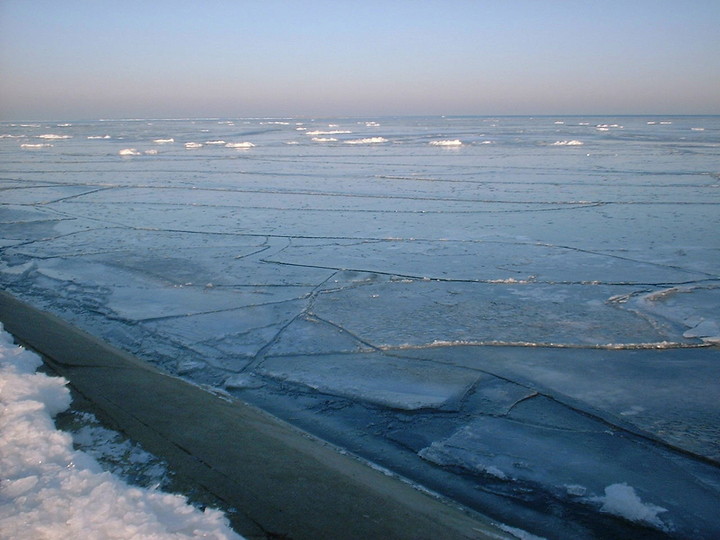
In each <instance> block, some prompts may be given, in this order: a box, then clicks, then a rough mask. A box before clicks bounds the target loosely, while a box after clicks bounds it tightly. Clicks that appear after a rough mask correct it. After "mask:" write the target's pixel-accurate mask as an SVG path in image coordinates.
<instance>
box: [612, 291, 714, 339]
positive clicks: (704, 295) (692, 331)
mask: <svg viewBox="0 0 720 540" xmlns="http://www.w3.org/2000/svg"><path fill="white" fill-rule="evenodd" d="M620 305H622V306H623V307H625V308H626V309H628V310H636V311H639V312H641V313H647V314H649V315H652V316H655V317H660V318H664V319H666V320H669V321H672V322H675V323H678V324H679V325H681V326H682V327H683V329H686V330H685V332H683V336H685V337H686V338H700V339H702V340H703V341H705V342H708V343H720V281H716V282H708V283H706V284H703V285H687V286H677V287H670V288H665V289H660V290H656V291H653V292H650V293H646V294H642V295H637V296H635V297H628V298H627V300H625V301H621V302H620Z"/></svg>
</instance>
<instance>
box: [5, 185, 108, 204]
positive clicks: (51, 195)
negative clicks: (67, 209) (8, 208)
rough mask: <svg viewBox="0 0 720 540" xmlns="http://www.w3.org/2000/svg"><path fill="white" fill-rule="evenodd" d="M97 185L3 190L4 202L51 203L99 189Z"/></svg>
mask: <svg viewBox="0 0 720 540" xmlns="http://www.w3.org/2000/svg"><path fill="white" fill-rule="evenodd" d="M98 189H101V188H98V187H95V186H82V185H65V186H61V185H54V186H29V187H23V188H22V189H6V190H3V203H5V204H27V205H34V204H50V203H53V202H56V201H59V200H62V199H66V198H68V197H77V196H80V195H83V194H85V193H92V192H93V191H97V190H98Z"/></svg>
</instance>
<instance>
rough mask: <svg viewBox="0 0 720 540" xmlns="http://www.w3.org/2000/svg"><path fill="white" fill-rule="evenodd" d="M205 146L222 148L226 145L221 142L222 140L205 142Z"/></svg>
mask: <svg viewBox="0 0 720 540" xmlns="http://www.w3.org/2000/svg"><path fill="white" fill-rule="evenodd" d="M205 144H215V145H218V146H224V145H226V144H227V143H226V142H225V141H223V140H214V141H205Z"/></svg>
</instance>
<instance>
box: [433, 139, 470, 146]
mask: <svg viewBox="0 0 720 540" xmlns="http://www.w3.org/2000/svg"><path fill="white" fill-rule="evenodd" d="M429 144H430V145H431V146H462V144H463V143H462V141H461V140H460V139H452V140H450V139H448V140H442V141H430V143H429Z"/></svg>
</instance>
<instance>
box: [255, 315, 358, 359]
mask: <svg viewBox="0 0 720 540" xmlns="http://www.w3.org/2000/svg"><path fill="white" fill-rule="evenodd" d="M370 350H372V347H370V346H368V345H367V344H364V343H362V342H361V341H359V340H358V339H357V338H355V337H354V336H352V335H351V334H349V333H348V332H347V331H345V330H344V329H342V328H338V327H336V326H333V325H331V324H329V323H327V322H325V321H321V320H319V319H317V318H316V317H311V316H308V315H302V316H300V317H298V318H297V319H296V320H294V321H293V322H292V323H291V324H290V325H289V326H287V327H286V328H285V329H284V330H283V332H282V333H281V334H280V335H279V336H278V338H277V340H276V341H275V342H274V343H273V344H272V345H271V346H270V348H269V349H268V350H267V354H268V355H270V356H282V355H295V354H301V355H309V354H328V353H345V352H363V351H365V352H368V351H370Z"/></svg>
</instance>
